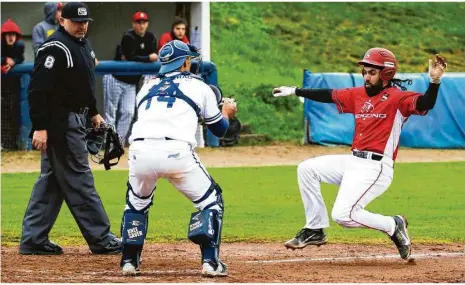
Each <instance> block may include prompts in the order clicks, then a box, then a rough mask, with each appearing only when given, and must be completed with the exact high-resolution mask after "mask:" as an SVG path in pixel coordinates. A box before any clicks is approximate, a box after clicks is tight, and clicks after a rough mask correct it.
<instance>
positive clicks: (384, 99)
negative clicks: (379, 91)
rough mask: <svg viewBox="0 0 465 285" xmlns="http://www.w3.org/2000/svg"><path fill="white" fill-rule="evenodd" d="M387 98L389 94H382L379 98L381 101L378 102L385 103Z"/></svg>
mask: <svg viewBox="0 0 465 285" xmlns="http://www.w3.org/2000/svg"><path fill="white" fill-rule="evenodd" d="M388 98H389V94H387V93H386V94H383V97H381V100H380V101H381V102H384V101H386V100H387V99H388Z"/></svg>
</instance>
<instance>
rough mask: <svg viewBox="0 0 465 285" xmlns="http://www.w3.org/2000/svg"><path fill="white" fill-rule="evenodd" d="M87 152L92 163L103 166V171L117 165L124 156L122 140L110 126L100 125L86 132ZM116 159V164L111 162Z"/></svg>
mask: <svg viewBox="0 0 465 285" xmlns="http://www.w3.org/2000/svg"><path fill="white" fill-rule="evenodd" d="M86 132H87V135H86V143H87V150H88V151H89V153H90V155H91V159H92V161H93V162H95V163H98V164H103V165H104V166H105V170H109V169H111V167H112V166H115V165H117V164H118V162H119V160H120V158H121V156H123V154H124V140H123V139H122V138H121V137H120V136H119V135H118V133H117V132H116V131H115V127H114V126H112V125H110V124H100V127H99V128H96V129H94V128H89V129H87V130H86ZM114 159H117V161H116V162H111V160H114Z"/></svg>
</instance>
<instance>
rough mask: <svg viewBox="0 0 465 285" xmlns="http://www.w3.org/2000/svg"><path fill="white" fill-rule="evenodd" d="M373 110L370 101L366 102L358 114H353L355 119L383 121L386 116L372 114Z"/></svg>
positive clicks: (373, 107)
mask: <svg viewBox="0 0 465 285" xmlns="http://www.w3.org/2000/svg"><path fill="white" fill-rule="evenodd" d="M374 110H375V106H374V105H373V104H372V103H371V101H366V102H365V103H364V104H363V106H362V109H361V110H360V113H359V114H355V118H356V119H364V120H365V119H371V118H377V119H385V118H386V117H387V116H386V114H379V113H373V111H374Z"/></svg>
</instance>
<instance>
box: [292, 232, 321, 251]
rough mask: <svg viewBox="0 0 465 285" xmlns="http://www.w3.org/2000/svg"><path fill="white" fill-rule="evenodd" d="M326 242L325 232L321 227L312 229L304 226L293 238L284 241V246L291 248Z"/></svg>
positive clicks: (318, 244)
mask: <svg viewBox="0 0 465 285" xmlns="http://www.w3.org/2000/svg"><path fill="white" fill-rule="evenodd" d="M326 242H327V239H326V234H325V233H324V231H323V229H314V230H312V229H306V228H304V229H302V230H301V231H300V232H298V233H297V235H296V236H295V238H293V239H291V240H288V241H287V242H286V243H284V246H285V247H286V248H291V249H302V248H304V247H306V246H307V245H316V246H320V245H323V244H326Z"/></svg>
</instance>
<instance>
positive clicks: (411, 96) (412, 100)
mask: <svg viewBox="0 0 465 285" xmlns="http://www.w3.org/2000/svg"><path fill="white" fill-rule="evenodd" d="M420 96H422V95H421V93H415V92H403V94H402V98H401V99H400V101H399V110H400V112H401V113H402V115H403V116H404V117H409V116H410V115H420V116H424V115H426V114H427V113H428V110H425V111H418V110H417V100H418V97H420Z"/></svg>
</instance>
